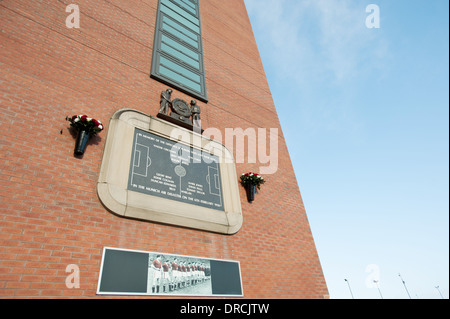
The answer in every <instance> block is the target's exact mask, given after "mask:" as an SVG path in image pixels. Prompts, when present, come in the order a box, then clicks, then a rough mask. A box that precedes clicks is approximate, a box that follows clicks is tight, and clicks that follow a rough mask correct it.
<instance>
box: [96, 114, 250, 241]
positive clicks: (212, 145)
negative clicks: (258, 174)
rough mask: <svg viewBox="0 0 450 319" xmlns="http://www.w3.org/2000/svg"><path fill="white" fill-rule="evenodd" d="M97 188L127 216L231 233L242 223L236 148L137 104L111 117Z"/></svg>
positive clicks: (110, 205)
mask: <svg viewBox="0 0 450 319" xmlns="http://www.w3.org/2000/svg"><path fill="white" fill-rule="evenodd" d="M97 193H98V197H99V199H100V201H101V202H102V204H103V205H104V206H105V207H106V208H107V209H108V210H109V211H110V212H112V213H113V214H116V215H118V216H121V217H124V218H132V219H138V220H141V221H149V222H155V223H160V224H166V225H172V226H181V227H186V228H192V229H198V230H204V231H210V232H214V233H219V234H226V235H233V234H236V233H237V232H238V231H239V230H240V229H241V227H242V223H243V216H242V208H241V200H240V196H239V185H238V177H237V173H236V165H235V162H234V158H233V155H232V153H231V152H230V151H229V150H227V149H226V147H225V146H224V145H222V144H221V143H218V142H217V141H214V140H211V139H208V138H205V137H203V136H202V135H201V134H199V133H196V132H192V131H190V130H187V129H185V128H181V127H178V126H176V125H175V124H173V123H170V122H167V121H165V120H163V119H160V118H157V117H153V116H149V115H146V114H144V113H142V112H138V111H135V110H130V109H122V110H118V111H117V112H116V113H114V115H113V116H112V118H111V121H110V124H109V129H108V136H107V139H106V145H105V150H104V152H103V160H102V166H101V169H100V175H99V179H98V183H97Z"/></svg>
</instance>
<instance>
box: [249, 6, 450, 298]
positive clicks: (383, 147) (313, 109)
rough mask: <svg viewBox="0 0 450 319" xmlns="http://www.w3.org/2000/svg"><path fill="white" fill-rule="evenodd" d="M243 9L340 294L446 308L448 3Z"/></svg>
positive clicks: (334, 291)
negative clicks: (435, 301)
mask: <svg viewBox="0 0 450 319" xmlns="http://www.w3.org/2000/svg"><path fill="white" fill-rule="evenodd" d="M245 3H246V6H247V10H248V12H249V16H250V20H251V23H252V26H253V31H254V33H255V37H256V41H257V43H258V47H259V50H260V54H261V58H262V60H263V64H264V67H265V71H266V74H267V77H268V81H269V85H270V87H271V91H272V95H273V98H274V101H275V105H276V107H277V111H278V115H279V118H280V121H281V125H282V128H283V132H284V134H285V137H286V141H287V143H288V147H289V151H290V155H291V159H292V161H293V164H294V168H295V172H296V176H297V179H298V182H299V186H300V190H301V192H302V196H303V200H304V203H305V206H306V210H307V214H308V218H309V221H310V224H311V228H312V231H313V234H314V237H315V241H316V245H317V249H318V252H319V256H320V259H321V263H322V267H323V270H324V274H325V278H326V280H327V284H328V288H329V291H330V295H331V297H332V298H339V299H341V298H351V295H350V291H349V287H348V286H347V283H346V282H345V281H344V279H348V280H349V283H350V287H351V290H352V292H353V295H354V297H355V298H366V299H372V298H373V299H377V298H380V297H381V296H380V292H381V295H382V296H383V298H386V299H388V298H408V294H407V291H406V289H405V287H404V285H403V284H402V280H401V279H400V277H399V273H400V274H401V276H402V278H403V280H404V281H405V283H406V288H407V290H408V292H409V294H410V295H411V297H412V298H421V299H422V298H440V295H439V292H438V290H437V289H436V288H435V287H436V286H438V285H439V290H440V292H441V293H442V294H443V295H444V297H445V298H448V297H449V195H448V193H449V90H448V87H449V74H448V72H449V71H448V70H449V34H448V30H449V18H448V12H449V2H448V1H447V0H431V1H425V0H408V1H406V0H395V1H388V0H371V1H366V0H339V1H333V0H245ZM369 4H376V5H377V6H378V7H379V8H380V28H372V29H369V28H367V27H366V18H367V16H369V15H370V13H367V12H366V7H367V6H368V5H369ZM373 280H377V281H378V285H379V288H380V289H379V290H378V289H377V287H376V285H375V284H374V283H373Z"/></svg>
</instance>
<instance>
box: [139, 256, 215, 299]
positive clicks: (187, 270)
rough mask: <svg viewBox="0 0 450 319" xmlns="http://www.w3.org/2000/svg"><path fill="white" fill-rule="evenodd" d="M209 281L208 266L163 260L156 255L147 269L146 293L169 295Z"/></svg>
mask: <svg viewBox="0 0 450 319" xmlns="http://www.w3.org/2000/svg"><path fill="white" fill-rule="evenodd" d="M209 279H210V268H209V265H208V264H206V263H204V262H201V261H187V260H182V259H181V258H172V259H167V258H166V259H163V256H162V255H157V256H156V258H155V259H153V260H152V261H150V266H149V269H148V285H147V287H148V288H147V289H148V291H147V292H148V293H152V294H158V293H170V292H172V291H175V290H178V289H183V288H186V287H190V286H195V285H197V284H199V283H202V282H204V281H206V280H209Z"/></svg>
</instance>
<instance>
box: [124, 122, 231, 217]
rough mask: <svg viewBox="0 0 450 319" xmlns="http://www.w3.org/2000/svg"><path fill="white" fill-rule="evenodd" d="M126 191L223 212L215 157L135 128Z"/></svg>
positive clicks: (219, 178)
mask: <svg viewBox="0 0 450 319" xmlns="http://www.w3.org/2000/svg"><path fill="white" fill-rule="evenodd" d="M131 155H132V156H131V164H130V174H129V179H128V190H130V191H135V192H139V193H142V194H147V195H153V196H158V197H163V198H167V199H171V200H176V201H180V202H184V203H187V204H193V205H197V206H201V207H206V208H210V209H214V210H219V211H224V204H223V197H222V189H221V185H222V182H221V176H220V167H219V158H218V157H217V156H214V155H211V154H208V153H205V152H202V151H200V150H197V149H195V148H193V147H188V146H186V145H182V144H180V143H177V142H174V141H172V140H169V139H167V138H164V137H161V136H159V135H155V134H152V133H149V132H146V131H143V130H140V129H137V128H136V129H135V134H134V141H133V150H132V154H131Z"/></svg>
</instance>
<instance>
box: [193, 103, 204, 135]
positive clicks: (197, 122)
mask: <svg viewBox="0 0 450 319" xmlns="http://www.w3.org/2000/svg"><path fill="white" fill-rule="evenodd" d="M191 112H192V126H194V129H195V128H197V129H201V128H202V122H201V119H200V113H201V110H200V106H198V105H197V101H195V100H192V101H191Z"/></svg>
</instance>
